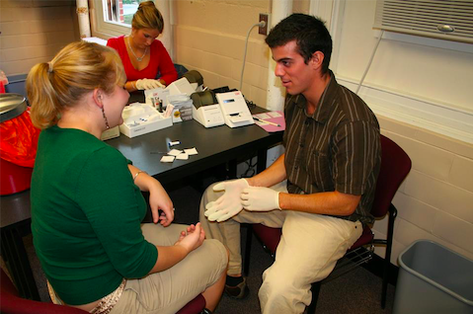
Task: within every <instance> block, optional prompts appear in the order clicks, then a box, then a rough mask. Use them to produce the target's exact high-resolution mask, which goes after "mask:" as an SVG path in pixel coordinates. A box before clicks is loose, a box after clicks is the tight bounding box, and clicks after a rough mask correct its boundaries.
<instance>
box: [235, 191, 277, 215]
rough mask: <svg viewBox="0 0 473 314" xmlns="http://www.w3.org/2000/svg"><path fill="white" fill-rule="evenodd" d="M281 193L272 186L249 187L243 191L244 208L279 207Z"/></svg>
mask: <svg viewBox="0 0 473 314" xmlns="http://www.w3.org/2000/svg"><path fill="white" fill-rule="evenodd" d="M279 193H280V192H278V191H275V190H273V189H270V188H263V187H248V188H246V189H244V190H243V191H242V193H241V204H242V205H243V208H244V209H246V210H250V211H270V210H273V209H281V208H280V207H279Z"/></svg>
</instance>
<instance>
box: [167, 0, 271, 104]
mask: <svg viewBox="0 0 473 314" xmlns="http://www.w3.org/2000/svg"><path fill="white" fill-rule="evenodd" d="M269 5H270V2H269V1H245V0H243V1H220V0H201V1H187V0H182V1H175V8H176V17H177V18H176V24H177V26H176V29H175V51H176V62H177V63H181V64H183V65H184V66H186V67H187V68H188V69H195V70H198V71H199V72H201V73H202V75H203V77H204V84H205V85H206V86H209V87H210V88H216V87H221V86H225V85H228V86H229V87H230V88H238V87H239V85H240V75H241V68H242V60H243V54H244V47H245V38H246V35H247V32H248V30H249V28H250V27H251V25H253V24H255V23H257V22H258V18H259V13H268V12H269ZM268 57H269V56H268V50H267V48H266V46H265V44H264V36H263V35H258V30H257V28H255V29H253V31H252V32H251V35H250V39H249V44H248V52H247V58H246V65H245V74H244V85H243V88H242V91H243V93H244V94H245V96H246V97H247V99H250V100H253V101H254V102H255V103H265V102H266V81H267V72H268V71H267V67H268Z"/></svg>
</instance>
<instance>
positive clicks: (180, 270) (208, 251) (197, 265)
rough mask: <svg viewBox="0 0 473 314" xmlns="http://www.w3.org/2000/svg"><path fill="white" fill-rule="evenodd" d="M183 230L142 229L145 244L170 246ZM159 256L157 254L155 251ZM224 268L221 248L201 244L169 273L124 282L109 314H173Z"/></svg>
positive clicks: (181, 227) (213, 243)
mask: <svg viewBox="0 0 473 314" xmlns="http://www.w3.org/2000/svg"><path fill="white" fill-rule="evenodd" d="M186 227H187V226H185V225H179V224H172V225H171V226H169V227H166V228H164V227H162V226H161V225H155V224H144V225H142V228H141V229H142V230H143V235H144V236H145V239H146V240H148V241H149V242H151V243H153V244H155V245H160V246H171V245H173V244H174V243H175V242H176V241H177V240H178V238H179V234H180V232H181V231H182V230H185V228H186ZM158 255H159V251H158ZM226 266H227V252H226V250H225V247H224V246H223V245H222V244H221V243H219V242H218V241H215V240H205V241H204V243H203V244H202V246H201V247H199V248H198V249H196V250H194V251H193V252H191V253H190V254H189V255H188V256H187V257H186V258H185V259H184V260H182V261H181V262H179V263H178V264H176V265H174V266H173V267H171V268H170V269H167V270H165V271H162V272H158V273H154V274H151V275H148V276H146V277H144V278H141V279H129V280H127V283H126V287H125V289H124V291H123V294H122V296H121V297H120V299H119V301H118V303H117V304H116V305H115V307H114V308H113V309H112V311H111V314H119V313H127V314H128V313H133V314H141V313H147V314H151V313H159V314H166V313H168V314H174V313H176V312H177V311H179V310H180V309H181V308H182V307H184V305H186V304H187V303H188V302H189V301H190V300H192V299H193V298H195V297H196V296H197V295H198V294H199V293H201V292H203V291H204V290H205V289H207V288H208V287H209V286H211V285H213V284H214V283H215V282H217V280H218V279H219V278H220V276H221V274H222V272H223V271H224V270H225V268H226Z"/></svg>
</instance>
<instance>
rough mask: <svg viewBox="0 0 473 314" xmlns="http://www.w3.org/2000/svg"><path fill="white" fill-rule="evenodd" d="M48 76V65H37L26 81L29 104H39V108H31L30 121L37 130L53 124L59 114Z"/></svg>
mask: <svg viewBox="0 0 473 314" xmlns="http://www.w3.org/2000/svg"><path fill="white" fill-rule="evenodd" d="M50 74H51V73H50V72H49V64H48V63H38V64H37V65H35V66H34V67H33V68H32V69H31V71H30V73H29V74H28V77H27V79H26V88H27V94H28V101H29V103H30V104H37V103H41V106H35V107H32V110H31V121H32V122H33V124H34V126H36V127H37V128H39V129H44V128H47V127H48V126H50V125H52V124H55V123H56V122H57V120H58V116H59V113H60V104H59V102H58V99H57V97H56V94H55V91H54V88H53V86H52V84H51V81H50V78H49V76H50Z"/></svg>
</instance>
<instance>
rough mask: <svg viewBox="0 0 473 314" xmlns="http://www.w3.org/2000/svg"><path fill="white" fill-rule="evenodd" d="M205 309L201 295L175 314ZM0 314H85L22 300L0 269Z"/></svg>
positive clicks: (79, 311) (71, 308) (194, 313)
mask: <svg viewBox="0 0 473 314" xmlns="http://www.w3.org/2000/svg"><path fill="white" fill-rule="evenodd" d="M204 308H205V299H204V297H203V296H202V294H199V295H198V296H196V297H195V298H194V299H193V300H191V301H190V302H189V303H187V304H186V305H185V306H184V307H183V308H182V309H181V310H179V312H177V314H198V313H200V312H201V311H203V309H204ZM0 312H1V313H3V314H86V313H88V312H86V311H83V310H80V309H78V308H75V307H72V306H67V305H57V304H53V303H49V302H40V301H34V300H29V299H24V298H22V297H20V296H19V294H18V291H17V290H16V288H15V286H14V285H13V283H12V282H11V280H10V277H8V275H7V274H6V273H5V272H4V270H3V269H0Z"/></svg>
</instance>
